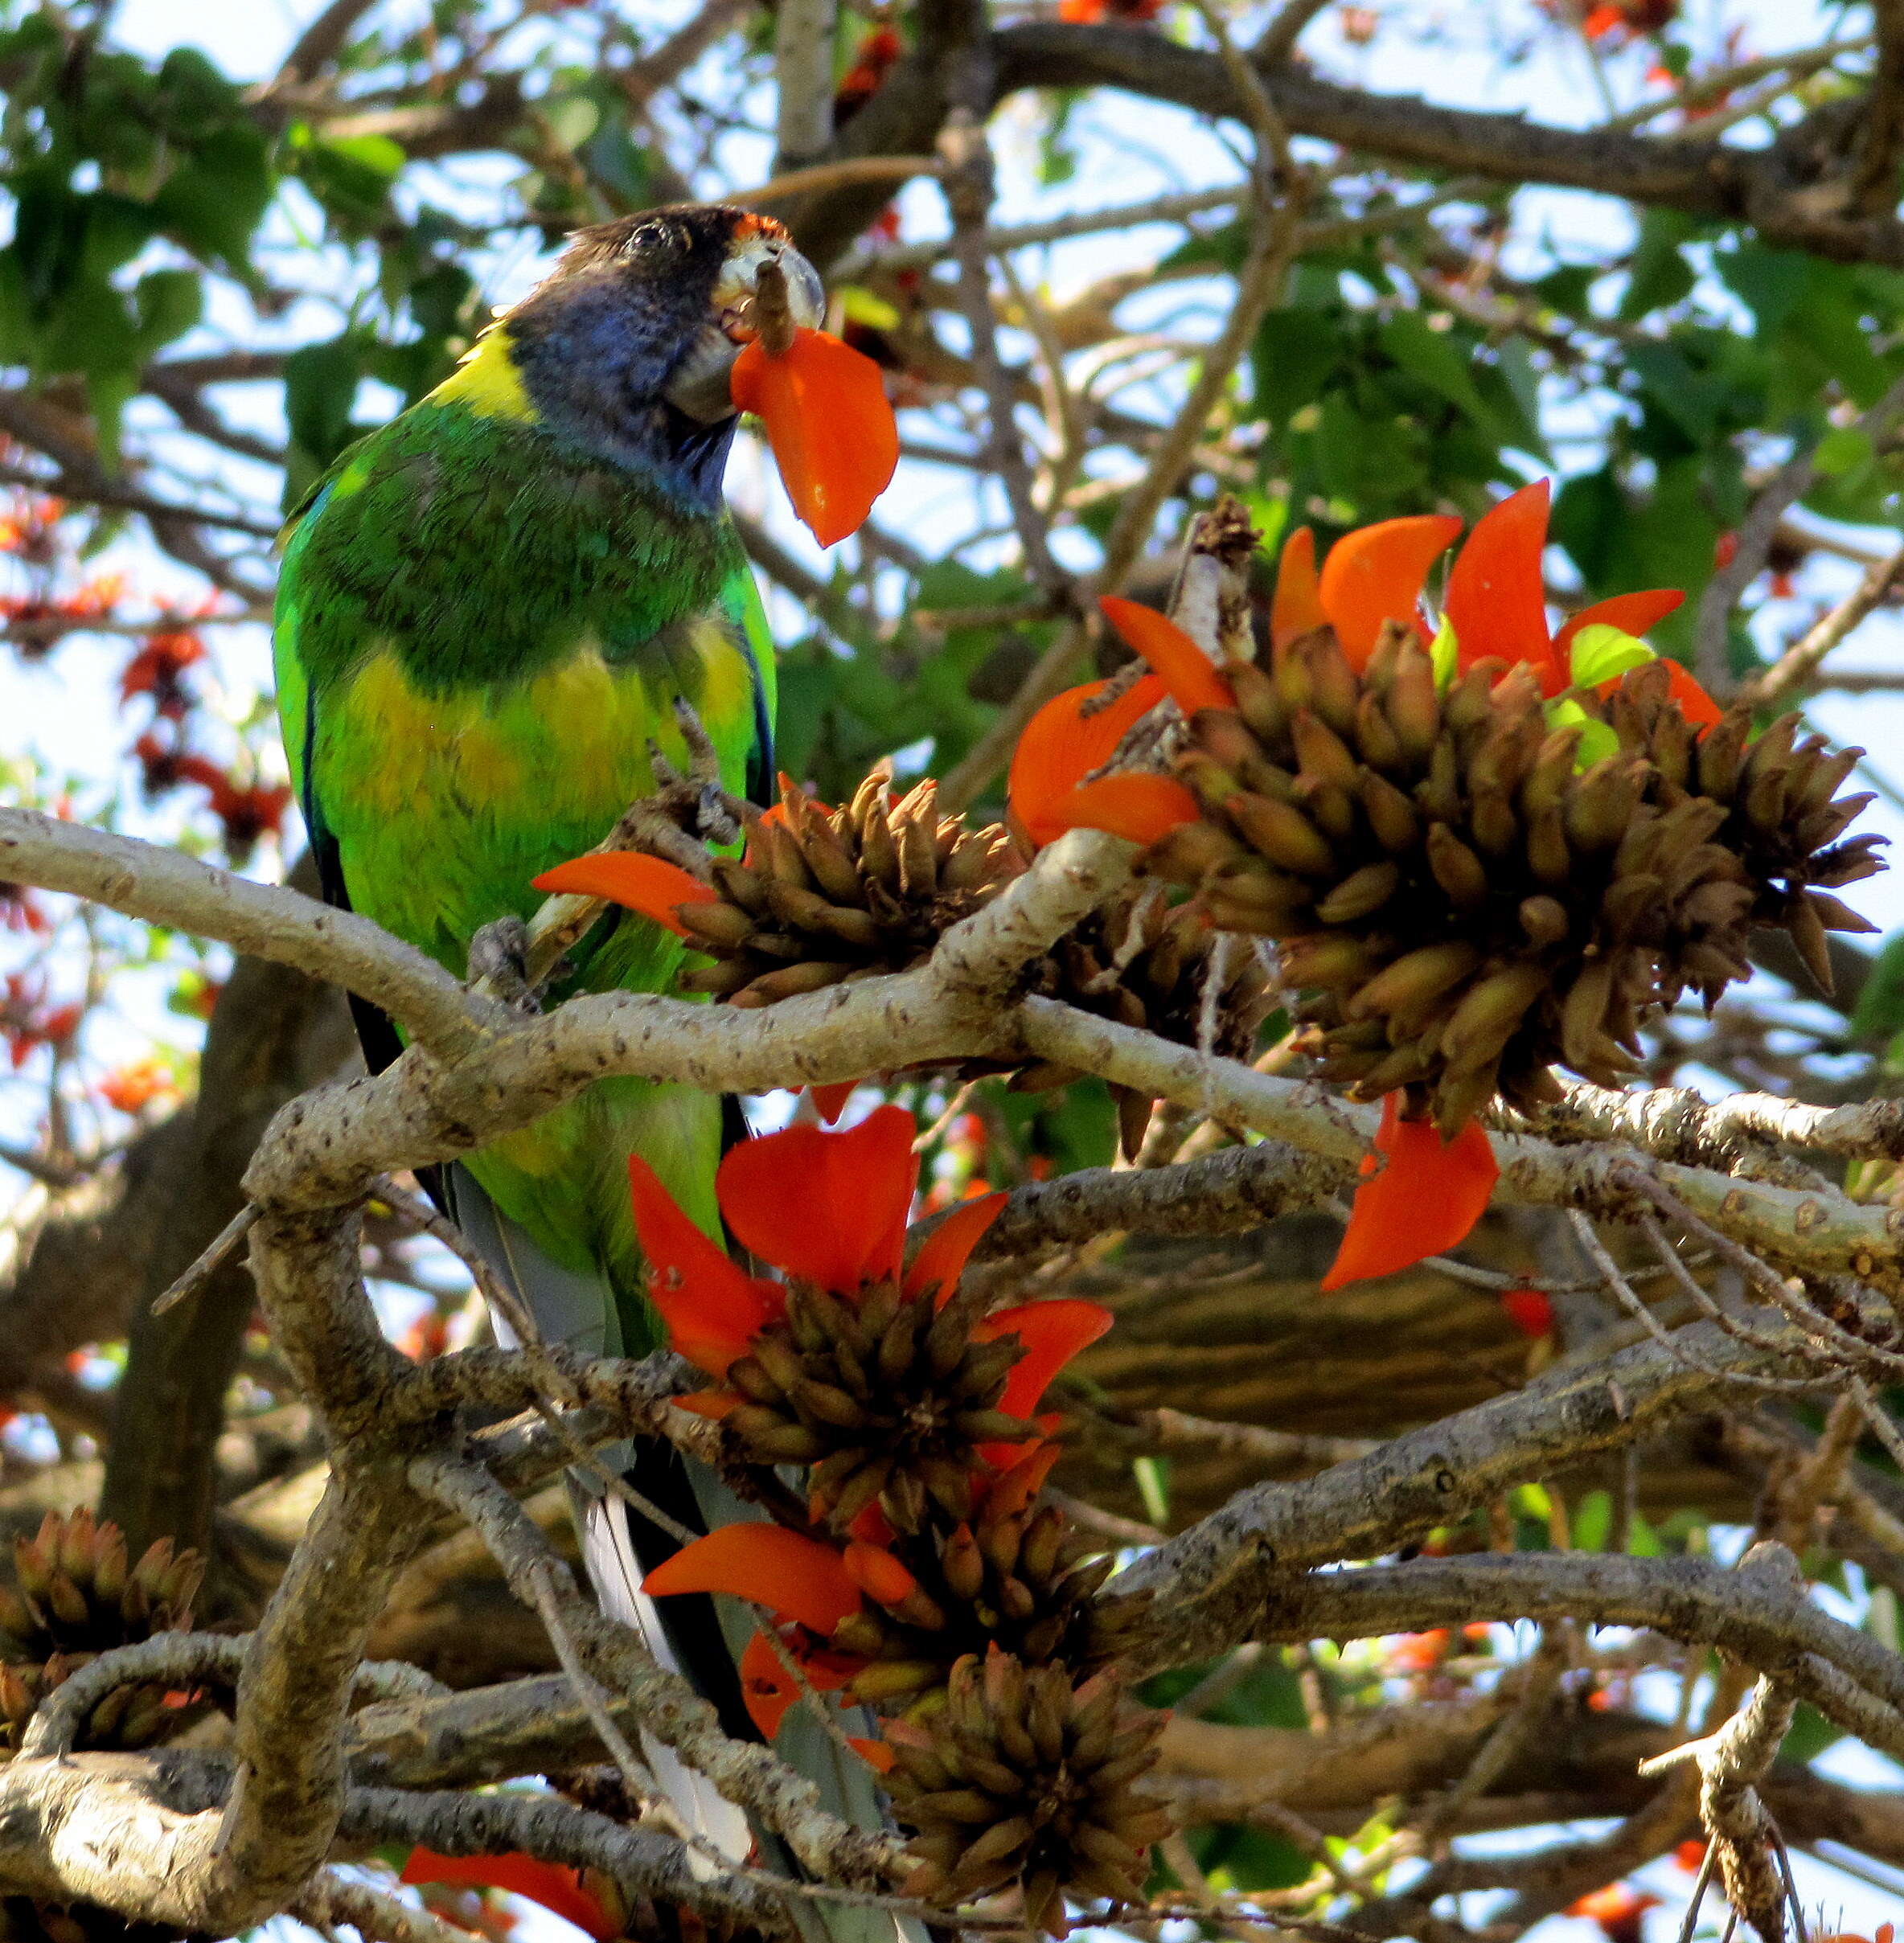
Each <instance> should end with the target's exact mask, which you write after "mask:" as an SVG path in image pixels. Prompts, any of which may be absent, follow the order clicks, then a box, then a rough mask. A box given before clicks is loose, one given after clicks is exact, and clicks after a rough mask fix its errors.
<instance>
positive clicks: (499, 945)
mask: <svg viewBox="0 0 1904 1943" xmlns="http://www.w3.org/2000/svg"><path fill="white" fill-rule="evenodd" d="M470 984H472V985H481V986H484V987H486V989H487V990H488V991H489V992H490V994H492V995H493V996H494V997H495V998H499V999H500V1000H501V1001H502V1002H503V1004H504V1005H507V1006H514V1007H515V1010H517V1011H519V1012H539V1011H540V1010H541V1009H542V1007H541V1006H540V1003H539V1002H538V1001H537V999H536V997H535V992H534V991H533V990H531V987H530V985H529V927H528V926H527V924H524V923H523V920H521V919H520V918H519V917H515V916H510V917H499V918H498V919H497V920H495V921H494V924H485V925H484V926H483V927H482V929H481V930H480V931H478V933H476V935H475V936H474V937H472V938H471V939H470Z"/></svg>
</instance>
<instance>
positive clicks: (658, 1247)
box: [628, 1150, 786, 1376]
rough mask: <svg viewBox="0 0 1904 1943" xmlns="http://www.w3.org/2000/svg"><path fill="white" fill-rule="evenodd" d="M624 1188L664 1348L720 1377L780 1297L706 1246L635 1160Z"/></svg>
mask: <svg viewBox="0 0 1904 1943" xmlns="http://www.w3.org/2000/svg"><path fill="white" fill-rule="evenodd" d="M737 1151H738V1150H737ZM628 1187H629V1195H630V1199H631V1200H632V1202H633V1203H634V1225H635V1232H637V1233H638V1235H639V1236H641V1243H642V1253H643V1254H644V1255H645V1256H646V1257H647V1262H648V1283H647V1287H648V1299H649V1301H651V1302H653V1303H654V1307H655V1310H656V1311H657V1312H658V1313H659V1315H660V1317H661V1320H662V1323H663V1326H664V1327H665V1328H666V1329H667V1338H668V1342H670V1344H671V1346H672V1347H674V1348H675V1349H676V1350H678V1351H680V1353H681V1354H682V1355H683V1356H685V1357H686V1358H687V1359H688V1361H689V1362H690V1363H693V1364H694V1366H695V1367H696V1368H697V1369H703V1370H705V1371H708V1374H709V1375H712V1376H724V1375H726V1374H727V1372H728V1365H729V1364H731V1363H732V1362H733V1360H734V1359H735V1358H736V1357H737V1356H741V1355H745V1353H746V1350H747V1344H748V1341H749V1338H751V1337H752V1336H753V1335H754V1334H756V1333H757V1331H759V1330H761V1329H764V1328H765V1326H766V1325H767V1324H768V1323H769V1322H772V1321H773V1320H774V1319H775V1318H776V1317H778V1315H779V1314H781V1312H782V1310H784V1309H785V1307H786V1291H785V1290H784V1289H782V1287H781V1286H780V1285H779V1284H778V1282H769V1281H758V1280H757V1279H756V1278H755V1277H753V1276H751V1275H749V1274H748V1273H747V1272H746V1271H745V1269H742V1268H741V1265H740V1264H739V1263H738V1262H737V1261H735V1260H733V1258H732V1256H730V1255H729V1254H728V1252H727V1251H726V1249H724V1248H722V1247H720V1244H718V1243H716V1242H715V1241H712V1240H709V1239H708V1236H706V1235H705V1234H704V1233H703V1232H701V1230H700V1228H697V1227H696V1225H695V1224H694V1223H693V1222H692V1221H691V1220H689V1219H688V1218H687V1215H685V1214H683V1212H682V1211H681V1207H680V1204H679V1203H678V1202H677V1201H676V1200H675V1197H674V1196H673V1195H671V1194H670V1193H669V1192H668V1191H667V1188H666V1187H663V1185H662V1182H661V1177H660V1175H659V1174H657V1173H656V1172H655V1171H654V1169H653V1168H652V1167H651V1166H649V1164H648V1163H647V1162H646V1161H645V1160H643V1159H642V1158H641V1156H640V1155H639V1154H630V1156H629V1158H628Z"/></svg>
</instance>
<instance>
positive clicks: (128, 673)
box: [119, 629, 205, 722]
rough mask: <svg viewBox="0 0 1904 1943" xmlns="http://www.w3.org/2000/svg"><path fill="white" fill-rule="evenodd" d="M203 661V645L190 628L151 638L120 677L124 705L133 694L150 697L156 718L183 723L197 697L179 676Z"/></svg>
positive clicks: (149, 637)
mask: <svg viewBox="0 0 1904 1943" xmlns="http://www.w3.org/2000/svg"><path fill="white" fill-rule="evenodd" d="M204 658H205V644H204V642H203V641H202V640H201V639H200V638H199V636H198V635H197V634H195V633H191V631H190V630H189V629H173V630H168V631H165V632H161V633H155V634H150V635H148V636H147V637H146V642H145V645H144V646H142V648H141V649H140V650H139V651H138V653H137V654H135V655H133V658H132V659H131V660H130V661H129V662H127V663H126V665H125V673H124V674H121V676H120V678H119V699H120V702H121V705H123V704H124V703H127V702H129V701H130V700H131V699H133V696H134V695H150V696H151V698H152V707H153V712H154V715H160V716H162V717H163V718H164V719H166V720H167V721H170V722H180V721H183V719H185V717H186V715H187V713H188V712H189V711H190V710H191V707H192V704H193V702H194V700H195V697H194V696H193V695H192V694H191V691H189V690H188V689H187V688H185V687H183V686H182V684H181V683H180V681H179V677H180V676H181V675H183V674H184V672H185V670H187V668H190V667H193V666H196V665H197V663H199V662H202V661H203V659H204Z"/></svg>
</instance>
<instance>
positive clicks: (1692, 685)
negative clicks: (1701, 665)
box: [1660, 655, 1725, 728]
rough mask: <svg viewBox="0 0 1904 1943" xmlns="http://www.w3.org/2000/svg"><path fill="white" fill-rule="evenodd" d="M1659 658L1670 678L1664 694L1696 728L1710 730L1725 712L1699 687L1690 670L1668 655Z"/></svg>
mask: <svg viewBox="0 0 1904 1943" xmlns="http://www.w3.org/2000/svg"><path fill="white" fill-rule="evenodd" d="M1660 658H1661V659H1662V660H1663V661H1664V662H1665V663H1666V672H1667V674H1668V677H1669V679H1668V683H1667V687H1666V692H1667V694H1668V695H1670V696H1671V697H1672V699H1673V700H1674V701H1676V702H1677V703H1679V706H1680V713H1681V714H1682V715H1684V717H1685V718H1686V719H1687V720H1688V721H1689V722H1690V723H1692V724H1694V725H1695V726H1696V727H1697V728H1711V727H1712V725H1713V723H1715V722H1717V720H1718V719H1720V718H1721V716H1722V715H1724V714H1725V710H1724V709H1722V708H1721V707H1720V706H1719V704H1718V703H1717V702H1715V701H1714V700H1713V698H1712V697H1711V696H1710V695H1708V694H1707V693H1706V692H1705V689H1704V688H1702V687H1701V686H1700V685H1699V683H1698V681H1697V678H1695V677H1694V675H1693V671H1692V670H1691V669H1689V668H1688V667H1686V666H1684V664H1683V663H1681V662H1676V661H1675V660H1673V659H1672V657H1671V656H1670V655H1662V656H1661V657H1660Z"/></svg>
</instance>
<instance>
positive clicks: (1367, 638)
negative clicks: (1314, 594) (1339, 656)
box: [1319, 513, 1461, 674]
mask: <svg viewBox="0 0 1904 1943" xmlns="http://www.w3.org/2000/svg"><path fill="white" fill-rule="evenodd" d="M1459 531H1461V522H1460V521H1459V519H1455V518H1454V517H1453V516H1452V515H1451V514H1442V513H1421V514H1414V515H1413V516H1412V517H1410V518H1409V519H1383V520H1378V521H1377V523H1375V524H1374V525H1373V526H1372V527H1357V528H1356V530H1355V531H1354V532H1352V533H1344V535H1343V536H1342V537H1341V539H1339V540H1337V541H1336V543H1335V545H1334V546H1332V547H1330V549H1329V557H1328V558H1327V560H1324V561H1323V565H1322V576H1321V579H1320V581H1319V596H1320V599H1321V602H1322V609H1323V613H1325V614H1326V615H1327V617H1328V621H1329V625H1331V626H1332V627H1333V628H1334V629H1335V630H1336V639H1337V640H1338V641H1340V642H1341V644H1342V652H1343V653H1344V654H1345V655H1346V656H1347V657H1348V665H1349V666H1351V667H1352V668H1353V669H1355V670H1356V672H1357V673H1358V674H1359V673H1360V671H1361V670H1362V669H1363V668H1364V667H1365V666H1367V665H1368V657H1369V656H1370V655H1371V654H1373V653H1374V652H1375V644H1376V642H1377V641H1378V640H1379V639H1380V638H1381V630H1382V624H1383V622H1385V621H1394V622H1396V623H1397V625H1400V626H1402V627H1413V628H1414V629H1417V630H1418V631H1419V630H1420V629H1421V625H1422V624H1421V606H1422V587H1423V586H1424V585H1425V584H1426V582H1427V579H1428V570H1429V568H1430V567H1432V566H1433V565H1434V563H1435V562H1436V561H1437V560H1439V559H1440V558H1441V556H1442V554H1444V553H1445V552H1446V551H1447V550H1448V548H1449V547H1450V546H1451V544H1452V543H1453V542H1454V539H1455V535H1456V534H1457V533H1459Z"/></svg>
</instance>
